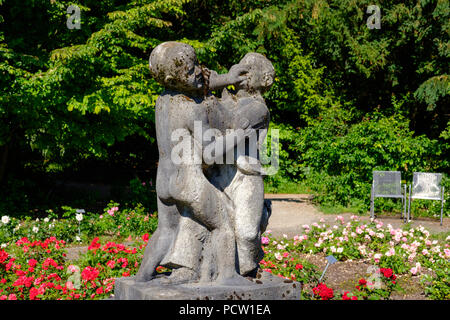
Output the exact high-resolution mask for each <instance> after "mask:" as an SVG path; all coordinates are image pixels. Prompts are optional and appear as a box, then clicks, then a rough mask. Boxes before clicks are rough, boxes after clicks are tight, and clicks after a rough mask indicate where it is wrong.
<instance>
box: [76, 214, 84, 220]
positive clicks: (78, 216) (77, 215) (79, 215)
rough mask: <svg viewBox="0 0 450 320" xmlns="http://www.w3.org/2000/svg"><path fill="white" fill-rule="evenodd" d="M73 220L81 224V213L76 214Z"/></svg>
mask: <svg viewBox="0 0 450 320" xmlns="http://www.w3.org/2000/svg"><path fill="white" fill-rule="evenodd" d="M75 219H77V221H78V222H81V220H83V214H82V213H77V214H76V215H75Z"/></svg>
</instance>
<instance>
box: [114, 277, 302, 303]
mask: <svg viewBox="0 0 450 320" xmlns="http://www.w3.org/2000/svg"><path fill="white" fill-rule="evenodd" d="M258 277H259V278H254V279H251V283H249V284H244V285H242V286H223V285H217V284H215V283H213V282H212V283H205V284H203V283H190V284H177V285H155V284H152V282H151V281H149V282H135V281H134V278H133V277H125V278H118V279H116V283H115V289H114V300H299V299H300V297H301V289H302V286H301V283H299V282H295V281H292V280H286V279H283V278H280V277H278V276H274V275H272V274H271V273H269V272H262V273H260V274H259V275H258ZM247 279H249V280H250V278H247Z"/></svg>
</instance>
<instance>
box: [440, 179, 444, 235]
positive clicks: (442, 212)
mask: <svg viewBox="0 0 450 320" xmlns="http://www.w3.org/2000/svg"><path fill="white" fill-rule="evenodd" d="M443 219H444V186H442V200H441V226H442V223H443Z"/></svg>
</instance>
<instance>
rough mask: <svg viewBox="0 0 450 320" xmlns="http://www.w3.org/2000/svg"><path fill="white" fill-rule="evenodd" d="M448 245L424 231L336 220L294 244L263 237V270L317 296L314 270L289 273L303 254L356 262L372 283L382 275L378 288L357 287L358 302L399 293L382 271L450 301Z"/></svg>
mask: <svg viewBox="0 0 450 320" xmlns="http://www.w3.org/2000/svg"><path fill="white" fill-rule="evenodd" d="M449 240H450V237H447V239H446V240H445V242H444V243H440V242H439V241H438V240H432V239H431V236H430V233H429V232H428V231H427V230H425V228H423V227H418V228H410V229H408V230H402V229H395V228H393V227H392V226H391V225H389V224H388V225H387V226H384V225H383V223H382V222H380V221H377V220H372V221H371V222H369V223H363V222H361V221H359V219H358V217H357V216H352V217H351V220H350V221H348V222H345V221H344V219H343V218H342V217H341V216H338V217H337V218H336V224H335V225H333V226H328V225H325V224H323V223H321V224H319V223H314V224H312V225H304V226H303V234H301V235H297V236H295V237H294V238H293V239H287V237H284V239H281V240H280V239H272V238H271V237H270V231H268V232H266V233H265V234H264V235H263V237H262V243H263V248H264V251H265V253H266V256H265V258H264V261H262V267H263V268H265V269H266V270H267V271H270V272H272V273H274V274H278V275H280V276H283V277H287V278H291V279H294V280H300V281H302V282H305V283H309V284H310V287H312V288H313V289H314V288H316V290H315V291H317V292H319V296H320V292H323V289H324V287H321V286H320V284H318V282H317V270H316V269H315V268H314V267H310V268H308V270H309V274H308V273H305V272H306V271H303V274H300V275H299V274H298V272H292V271H293V265H295V263H297V262H296V261H297V260H298V259H300V258H299V257H300V255H301V254H321V255H333V256H334V257H335V258H337V259H338V260H339V261H352V260H358V261H364V262H366V263H368V264H370V265H373V266H374V268H372V270H371V273H372V275H371V277H374V278H377V277H378V276H377V273H378V274H380V278H379V280H380V282H381V285H380V286H381V288H380V286H377V288H380V289H376V288H371V286H370V285H369V287H367V286H366V287H361V286H360V287H359V289H361V288H365V289H364V290H362V292H360V291H361V290H357V291H358V292H357V294H356V293H355V296H357V297H360V298H363V299H388V298H389V297H390V296H391V293H392V292H393V291H398V290H400V288H399V286H398V284H397V283H396V282H395V279H391V278H390V277H386V276H385V275H386V274H389V273H386V270H390V272H392V274H399V275H403V276H413V277H415V276H421V275H423V277H422V279H423V281H422V282H423V285H424V287H425V293H427V295H428V296H429V297H430V298H438V299H450V294H449V291H450V289H449V285H450V282H449V281H450V277H449V271H450V270H449V267H450V263H449V258H450V249H449V243H450V241H449ZM303 264H306V262H303ZM375 266H376V267H375ZM380 268H381V269H380ZM268 269H270V270H268ZM424 273H426V274H424ZM302 275H303V276H302ZM433 275H434V276H433ZM392 281H394V282H395V283H392ZM356 289H358V288H356ZM376 290H381V291H376ZM304 297H305V298H308V297H310V298H317V297H318V294H317V293H316V292H314V290H312V292H309V293H305V295H304ZM346 297H348V295H347V296H346ZM335 298H336V297H335Z"/></svg>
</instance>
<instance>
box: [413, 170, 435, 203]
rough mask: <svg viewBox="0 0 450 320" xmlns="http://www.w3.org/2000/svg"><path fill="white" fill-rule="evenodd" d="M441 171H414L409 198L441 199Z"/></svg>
mask: <svg viewBox="0 0 450 320" xmlns="http://www.w3.org/2000/svg"><path fill="white" fill-rule="evenodd" d="M441 180H442V173H430V172H414V173H413V184H412V193H411V198H415V199H429V200H441V198H442V189H441Z"/></svg>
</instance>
